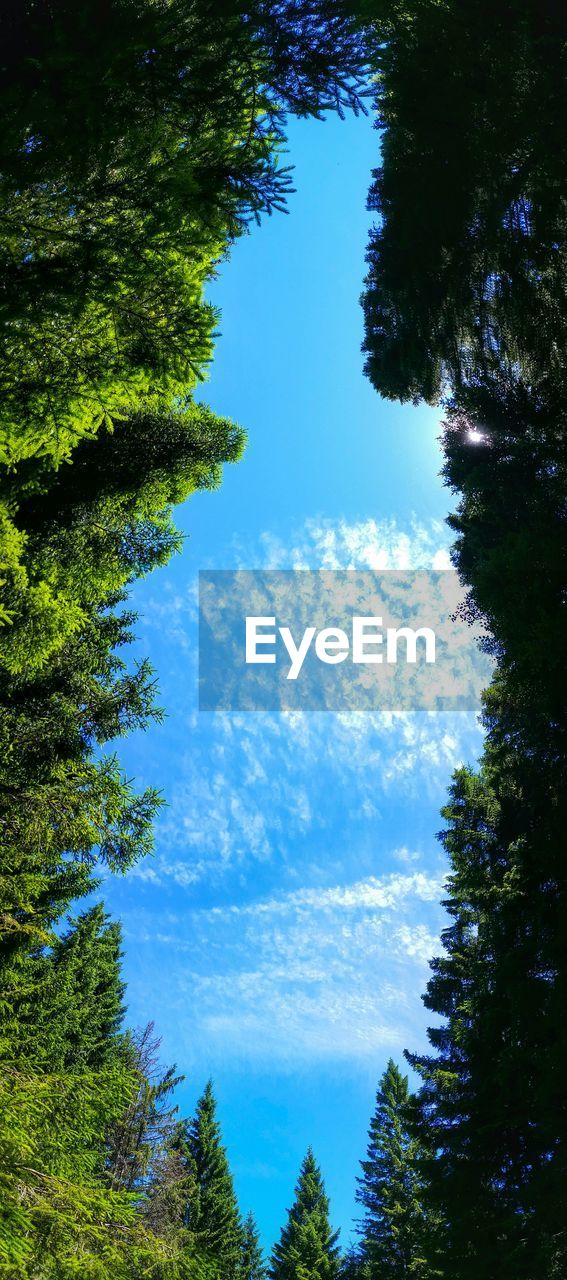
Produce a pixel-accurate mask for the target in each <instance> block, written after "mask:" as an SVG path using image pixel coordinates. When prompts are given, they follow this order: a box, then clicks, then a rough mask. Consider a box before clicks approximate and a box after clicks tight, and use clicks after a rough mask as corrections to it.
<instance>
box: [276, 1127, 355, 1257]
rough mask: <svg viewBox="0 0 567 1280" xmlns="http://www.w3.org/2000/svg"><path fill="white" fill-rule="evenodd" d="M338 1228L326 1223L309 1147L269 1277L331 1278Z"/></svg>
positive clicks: (322, 1195)
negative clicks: (336, 1229) (334, 1228)
mask: <svg viewBox="0 0 567 1280" xmlns="http://www.w3.org/2000/svg"><path fill="white" fill-rule="evenodd" d="M338 1235H339V1233H338V1231H335V1232H333V1231H332V1229H331V1226H330V1224H329V1201H328V1198H327V1196H326V1195H325V1187H324V1184H323V1179H322V1177H321V1171H320V1169H319V1166H318V1165H317V1163H316V1160H315V1157H314V1155H313V1152H312V1151H311V1148H310V1149H309V1150H308V1152H307V1155H306V1156H305V1159H304V1160H303V1163H302V1165H301V1169H300V1173H299V1179H298V1183H297V1186H296V1189H295V1201H294V1203H293V1205H292V1207H291V1209H290V1210H289V1213H288V1218H287V1222H286V1224H285V1226H284V1227H283V1229H282V1233H281V1236H280V1239H279V1241H278V1243H277V1244H276V1245H275V1246H274V1250H273V1253H272V1259H271V1265H270V1270H269V1273H268V1274H269V1276H270V1278H271V1280H335V1277H337V1276H338V1274H339V1250H338V1247H337V1239H338Z"/></svg>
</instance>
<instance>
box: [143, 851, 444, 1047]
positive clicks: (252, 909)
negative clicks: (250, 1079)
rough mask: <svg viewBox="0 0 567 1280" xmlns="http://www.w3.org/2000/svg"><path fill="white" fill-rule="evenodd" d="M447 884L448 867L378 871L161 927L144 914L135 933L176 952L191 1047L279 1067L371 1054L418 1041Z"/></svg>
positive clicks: (172, 966)
mask: <svg viewBox="0 0 567 1280" xmlns="http://www.w3.org/2000/svg"><path fill="white" fill-rule="evenodd" d="M441 890H442V881H441V878H440V877H439V876H429V875H425V874H423V873H414V874H411V875H402V874H400V875H390V876H386V877H383V878H377V877H373V876H372V877H368V878H367V879H366V880H360V881H357V882H354V883H351V884H341V885H327V886H324V887H321V888H319V889H311V888H302V889H299V890H296V891H294V892H292V893H289V894H283V895H279V896H273V897H271V898H269V899H260V900H258V901H257V902H254V903H245V904H242V903H234V904H231V905H229V906H226V907H224V908H222V909H221V908H212V909H208V910H202V911H194V912H191V913H190V914H189V916H183V915H181V916H180V915H176V914H175V913H173V914H171V915H170V916H169V918H168V919H167V922H165V923H166V928H164V929H162V930H161V931H160V932H158V933H157V934H153V933H151V932H150V931H148V932H147V933H146V935H144V934H143V932H142V930H141V928H140V922H139V923H138V938H140V937H143V936H146V937H147V941H148V943H149V944H150V945H151V948H152V951H153V950H154V949H155V947H156V946H157V947H158V948H159V947H160V946H162V947H164V948H165V949H166V950H167V955H168V975H167V996H168V997H169V998H172V999H173V1003H174V1005H175V1006H176V1007H177V1014H176V1026H177V1034H178V1035H181V1036H182V1037H184V1038H186V1042H187V1044H190V1043H191V1042H192V1043H193V1048H194V1051H197V1052H198V1046H199V1043H200V1042H201V1041H205V1042H206V1045H207V1053H208V1055H209V1057H210V1058H212V1059H215V1057H217V1058H218V1057H221V1058H223V1060H226V1058H227V1057H228V1058H229V1059H231V1060H235V1061H236V1060H239V1061H240V1060H242V1059H246V1060H248V1061H250V1060H253V1061H254V1062H255V1063H265V1062H266V1061H272V1062H274V1061H277V1063H278V1064H279V1066H280V1067H281V1066H285V1065H288V1066H290V1067H292V1066H293V1065H294V1064H297V1063H298V1062H301V1061H303V1062H305V1061H307V1060H311V1059H313V1058H324V1059H332V1060H335V1059H351V1060H353V1061H357V1060H363V1061H366V1060H367V1059H368V1058H371V1059H374V1058H375V1057H376V1055H377V1054H378V1053H384V1052H392V1051H394V1049H395V1050H396V1051H400V1049H401V1048H403V1047H404V1045H406V1044H410V1045H411V1044H413V1043H415V1040H416V1037H418V1038H420V1039H421V1033H420V1022H421V1021H422V1017H421V1010H420V1000H419V993H420V991H421V990H422V988H423V986H424V984H425V981H426V976H427V961H428V959H429V958H430V957H431V955H432V954H433V953H434V952H435V950H437V949H438V947H439V943H438V932H439V927H440V924H441V920H442V914H441V911H440V909H439V907H438V905H437V903H438V899H439V897H440V894H441ZM424 913H425V915H426V919H424ZM166 998H167V997H166ZM162 999H163V997H162ZM181 1008H186V1009H188V1010H190V1020H189V1019H187V1023H186V1025H185V1026H184V1025H183V1019H182V1017H181V1023H180V1021H179V1019H180V1016H181V1015H180V1013H179V1010H180V1009H181Z"/></svg>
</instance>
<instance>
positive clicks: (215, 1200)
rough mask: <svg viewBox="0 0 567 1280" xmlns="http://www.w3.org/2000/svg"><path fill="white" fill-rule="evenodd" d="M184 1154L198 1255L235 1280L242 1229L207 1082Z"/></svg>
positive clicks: (190, 1219)
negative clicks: (188, 1165) (187, 1162)
mask: <svg viewBox="0 0 567 1280" xmlns="http://www.w3.org/2000/svg"><path fill="white" fill-rule="evenodd" d="M187 1153H188V1157H189V1159H190V1161H191V1165H192V1169H193V1173H194V1179H195V1188H194V1192H193V1195H192V1196H191V1197H190V1199H189V1203H188V1206H187V1209H188V1223H189V1226H190V1228H191V1231H192V1232H193V1233H194V1236H195V1239H196V1241H197V1246H198V1249H199V1253H201V1254H203V1255H204V1256H205V1257H206V1258H208V1259H210V1260H211V1261H212V1262H213V1263H214V1264H215V1265H216V1266H217V1267H218V1268H219V1273H220V1275H221V1276H222V1280H238V1277H239V1274H240V1270H239V1269H240V1265H241V1258H242V1247H243V1228H242V1223H241V1220H240V1213H239V1210H238V1203H237V1200H236V1195H235V1191H234V1185H233V1181H232V1174H231V1172H230V1167H229V1163H228V1159H227V1154H226V1151H225V1148H224V1146H223V1144H222V1137H221V1130H220V1125H219V1122H218V1120H217V1110H216V1100H215V1095H214V1091H213V1085H212V1081H210V1080H209V1082H208V1084H207V1086H206V1088H205V1091H204V1093H203V1095H202V1097H201V1098H200V1099H199V1102H198V1103H197V1109H196V1112H195V1116H194V1117H193V1119H192V1121H191V1122H190V1124H189V1125H188V1128H187Z"/></svg>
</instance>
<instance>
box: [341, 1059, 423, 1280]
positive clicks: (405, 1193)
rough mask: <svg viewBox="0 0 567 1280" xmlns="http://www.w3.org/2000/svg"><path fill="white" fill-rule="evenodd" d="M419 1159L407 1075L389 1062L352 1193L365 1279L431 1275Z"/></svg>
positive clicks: (394, 1279)
mask: <svg viewBox="0 0 567 1280" xmlns="http://www.w3.org/2000/svg"><path fill="white" fill-rule="evenodd" d="M422 1157H423V1152H422V1151H421V1150H420V1147H419V1144H418V1142H417V1140H416V1138H415V1136H414V1134H413V1132H412V1123H411V1097H410V1093H409V1089H408V1080H407V1076H402V1074H401V1072H400V1071H399V1069H398V1067H397V1066H396V1064H395V1063H394V1062H392V1060H391V1059H390V1061H389V1063H388V1066H387V1068H386V1070H385V1072H384V1075H383V1076H382V1079H381V1081H380V1086H379V1089H378V1092H377V1095H376V1109H375V1111H374V1115H373V1117H372V1120H371V1122H370V1129H369V1141H368V1151H367V1155H366V1160H363V1161H361V1167H362V1177H361V1178H359V1179H358V1189H357V1193H356V1198H357V1201H358V1203H359V1204H361V1205H362V1206H363V1208H364V1210H365V1215H364V1218H363V1220H362V1222H361V1223H360V1226H359V1233H360V1235H361V1238H362V1239H361V1248H360V1262H361V1263H362V1264H366V1273H367V1274H368V1277H369V1280H404V1277H406V1276H411V1277H414V1278H415V1280H427V1277H430V1276H431V1275H432V1274H433V1272H432V1271H431V1269H430V1267H429V1266H428V1264H427V1262H426V1260H425V1250H426V1244H427V1220H426V1214H425V1210H424V1206H423V1187H422V1185H421V1180H420V1171H419V1162H420V1158H422ZM430 1235H431V1232H430ZM431 1243H432V1242H431V1239H430V1241H429V1244H430V1245H431Z"/></svg>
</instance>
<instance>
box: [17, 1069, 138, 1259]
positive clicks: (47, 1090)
mask: <svg viewBox="0 0 567 1280" xmlns="http://www.w3.org/2000/svg"><path fill="white" fill-rule="evenodd" d="M132 1087H133V1079H132V1077H131V1076H129V1075H128V1073H127V1072H125V1070H124V1068H123V1067H119V1066H117V1067H115V1068H113V1069H110V1068H106V1070H105V1071H104V1072H103V1073H100V1072H99V1073H96V1072H92V1073H81V1074H80V1075H75V1074H73V1073H68V1072H65V1073H64V1074H62V1075H43V1076H37V1075H30V1074H29V1073H28V1072H27V1071H25V1070H22V1069H17V1070H16V1069H4V1071H3V1075H2V1081H1V1083H0V1190H1V1207H0V1275H1V1276H2V1277H3V1278H4V1277H5V1280H16V1278H17V1280H20V1278H22V1280H28V1278H29V1280H35V1278H36V1277H38V1276H40V1275H41V1276H42V1277H46V1280H71V1278H72V1277H79V1276H82V1277H86V1280H101V1278H102V1277H106V1276H107V1275H115V1276H118V1277H120V1278H122V1277H132V1276H133V1264H136V1263H138V1264H140V1265H142V1266H146V1267H147V1266H148V1264H151V1263H152V1261H153V1260H157V1259H158V1258H159V1255H160V1246H159V1245H158V1243H157V1242H156V1241H155V1240H152V1239H151V1237H150V1235H149V1233H148V1232H146V1230H145V1229H144V1228H143V1226H142V1225H141V1224H140V1222H139V1220H138V1218H137V1215H136V1211H135V1205H134V1202H133V1201H132V1199H131V1198H130V1197H129V1196H127V1195H125V1194H124V1193H116V1192H114V1191H112V1190H110V1189H108V1188H107V1187H105V1185H104V1180H103V1178H102V1169H103V1161H104V1149H103V1145H102V1135H103V1134H104V1129H105V1126H106V1124H108V1123H109V1122H111V1121H112V1118H113V1116H115V1115H117V1114H119V1112H120V1110H121V1108H122V1107H124V1105H125V1104H126V1101H127V1098H128V1095H129V1093H130V1092H131V1090H132Z"/></svg>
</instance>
